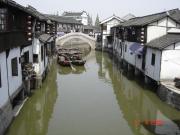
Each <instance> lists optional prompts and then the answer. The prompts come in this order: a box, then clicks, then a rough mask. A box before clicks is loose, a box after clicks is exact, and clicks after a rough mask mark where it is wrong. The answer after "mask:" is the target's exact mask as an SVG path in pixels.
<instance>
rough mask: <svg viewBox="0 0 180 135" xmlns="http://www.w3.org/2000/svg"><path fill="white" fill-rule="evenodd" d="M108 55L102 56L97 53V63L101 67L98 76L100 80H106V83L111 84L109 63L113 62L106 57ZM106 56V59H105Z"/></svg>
mask: <svg viewBox="0 0 180 135" xmlns="http://www.w3.org/2000/svg"><path fill="white" fill-rule="evenodd" d="M106 55H107V54H103V53H102V54H101V53H99V52H96V62H97V63H98V65H99V68H100V69H99V71H98V75H99V78H100V79H104V80H105V81H106V82H110V77H109V71H108V66H109V64H108V63H109V62H110V61H111V60H110V59H108V57H107V56H106ZM104 56H105V57H106V58H104Z"/></svg>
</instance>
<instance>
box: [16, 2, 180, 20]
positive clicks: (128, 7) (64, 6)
mask: <svg viewBox="0 0 180 135" xmlns="http://www.w3.org/2000/svg"><path fill="white" fill-rule="evenodd" d="M14 1H16V2H17V3H19V4H22V5H24V6H26V5H32V6H33V7H35V8H36V9H38V10H39V11H40V12H42V13H47V14H49V13H50V14H57V12H58V13H59V14H60V15H61V14H62V13H63V12H64V11H73V12H79V11H82V10H84V11H86V12H88V13H89V14H90V15H91V16H92V17H93V20H94V19H95V18H96V16H97V14H98V15H99V18H100V21H102V20H104V19H106V18H108V17H110V16H112V15H113V14H115V15H117V16H119V17H123V16H125V15H126V14H128V13H131V14H134V15H135V16H144V15H148V14H153V13H157V12H162V11H166V10H170V9H174V8H179V9H180V0H14Z"/></svg>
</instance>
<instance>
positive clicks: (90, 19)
mask: <svg viewBox="0 0 180 135" xmlns="http://www.w3.org/2000/svg"><path fill="white" fill-rule="evenodd" d="M92 24H93V20H92V16H90V15H89V14H88V25H90V26H92Z"/></svg>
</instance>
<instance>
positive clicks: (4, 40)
mask: <svg viewBox="0 0 180 135" xmlns="http://www.w3.org/2000/svg"><path fill="white" fill-rule="evenodd" d="M26 35H27V34H26V32H25V31H20V30H13V31H6V32H0V45H1V46H0V52H2V51H4V50H6V49H10V48H14V47H18V46H25V45H29V44H31V42H30V41H28V40H27V36H26Z"/></svg>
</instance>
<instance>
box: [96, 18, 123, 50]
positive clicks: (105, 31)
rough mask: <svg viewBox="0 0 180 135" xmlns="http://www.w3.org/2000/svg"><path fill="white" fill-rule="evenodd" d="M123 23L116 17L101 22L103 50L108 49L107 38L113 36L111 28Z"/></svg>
mask: <svg viewBox="0 0 180 135" xmlns="http://www.w3.org/2000/svg"><path fill="white" fill-rule="evenodd" d="M122 22H124V20H123V19H121V18H120V17H118V16H115V15H113V16H111V17H109V18H107V19H105V20H103V21H101V23H100V25H101V34H102V48H103V49H105V48H108V42H107V38H108V37H109V36H111V35H110V31H111V27H113V26H116V25H119V24H120V23H122Z"/></svg>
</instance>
